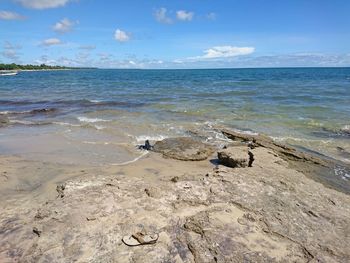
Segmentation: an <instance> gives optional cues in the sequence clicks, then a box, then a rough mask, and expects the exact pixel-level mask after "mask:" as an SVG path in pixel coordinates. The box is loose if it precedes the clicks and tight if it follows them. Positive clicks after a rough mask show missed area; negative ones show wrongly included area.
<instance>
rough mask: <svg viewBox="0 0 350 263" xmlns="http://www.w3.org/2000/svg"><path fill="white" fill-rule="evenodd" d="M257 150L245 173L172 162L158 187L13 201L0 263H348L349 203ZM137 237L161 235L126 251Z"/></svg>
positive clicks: (113, 184)
mask: <svg viewBox="0 0 350 263" xmlns="http://www.w3.org/2000/svg"><path fill="white" fill-rule="evenodd" d="M251 151H252V153H253V154H254V156H255V161H254V165H253V166H252V167H249V168H241V169H232V168H229V167H225V166H221V165H219V166H218V167H215V168H214V167H213V168H212V169H211V170H208V172H207V173H198V172H195V171H187V172H185V171H184V172H182V173H181V172H178V173H174V171H173V170H174V168H173V167H170V166H171V165H173V164H174V163H175V164H178V163H181V164H183V162H179V161H175V160H170V159H166V160H164V162H165V163H164V166H165V167H169V170H168V172H164V173H162V174H161V175H158V174H157V175H155V178H150V177H143V176H142V172H140V175H139V176H137V175H133V176H131V175H128V174H124V173H123V172H122V171H124V170H121V172H119V173H118V175H116V174H115V173H108V174H103V175H98V174H96V175H84V176H80V177H77V178H75V179H72V180H69V181H67V182H66V183H65V188H64V196H63V197H61V196H59V197H57V198H52V199H50V200H47V201H46V202H43V203H42V204H40V205H37V206H36V207H34V208H33V207H32V206H31V205H30V203H29V202H28V201H26V199H23V200H20V199H17V200H16V199H13V200H9V201H8V202H9V203H6V206H5V208H4V209H3V211H2V212H1V215H0V226H1V231H0V262H17V261H20V262H121V263H123V262H327V263H328V262H349V260H350V250H349V249H348V244H349V243H350V227H349V226H350V198H349V196H348V195H345V194H343V193H341V192H337V191H335V190H332V189H329V188H325V187H324V186H323V185H322V184H320V183H317V182H315V181H313V180H311V179H309V178H308V177H305V176H304V174H302V173H301V172H298V171H296V170H294V169H291V168H290V167H289V165H288V163H287V162H286V161H285V160H284V159H282V158H281V157H280V156H278V154H276V152H274V151H273V150H271V149H268V148H265V147H256V148H254V149H252V150H251ZM150 158H152V156H150ZM143 162H144V163H143V164H141V165H143V166H145V164H146V163H147V162H151V160H148V159H146V160H143ZM157 163H159V160H158V161H157ZM195 163H198V162H195ZM181 167H184V166H181ZM146 169H148V170H149V168H145V171H146ZM154 169H155V168H154ZM183 169H184V168H183ZM140 171H142V170H140ZM180 171H181V169H180ZM175 174H176V176H175V177H174V175H175ZM174 178H176V180H175V179H174ZM11 202H13V203H11ZM15 206H17V209H13V207H15ZM18 208H20V209H18ZM33 229H35V230H38V231H39V232H38V231H35V232H33ZM141 230H142V231H146V232H147V231H148V232H152V233H153V232H157V233H159V240H158V241H157V243H156V244H154V245H147V246H140V247H128V246H126V245H125V244H123V242H122V237H123V236H125V235H130V234H132V233H135V232H138V231H141ZM37 233H40V235H38V234H37Z"/></svg>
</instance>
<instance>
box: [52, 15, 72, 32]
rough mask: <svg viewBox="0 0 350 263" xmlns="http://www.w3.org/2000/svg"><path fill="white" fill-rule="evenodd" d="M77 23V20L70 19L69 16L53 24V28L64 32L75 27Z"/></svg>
mask: <svg viewBox="0 0 350 263" xmlns="http://www.w3.org/2000/svg"><path fill="white" fill-rule="evenodd" d="M75 24H76V22H73V21H70V20H69V19H68V18H64V19H62V20H61V21H59V22H57V23H56V24H55V25H54V26H53V30H54V31H56V32H58V33H62V34H63V33H67V32H69V31H71V30H72V29H73V26H74V25H75Z"/></svg>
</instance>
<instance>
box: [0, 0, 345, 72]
mask: <svg viewBox="0 0 350 263" xmlns="http://www.w3.org/2000/svg"><path fill="white" fill-rule="evenodd" d="M0 62H5V63H9V62H15V63H33V64H38V63H46V64H58V65H68V66H94V67H103V68H215V67H288V66H350V1H349V0H216V1H214V0H178V1H175V0H173V1H169V0H168V1H160V0H154V1H152V0H148V1H146V0H144V1H141V0H129V1H117V0H114V1H112V0H109V1H108V0H104V1H97V0H0Z"/></svg>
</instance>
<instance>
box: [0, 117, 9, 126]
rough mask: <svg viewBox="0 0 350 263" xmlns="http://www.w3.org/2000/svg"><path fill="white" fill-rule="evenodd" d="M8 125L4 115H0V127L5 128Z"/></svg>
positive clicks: (7, 119)
mask: <svg viewBox="0 0 350 263" xmlns="http://www.w3.org/2000/svg"><path fill="white" fill-rule="evenodd" d="M9 123H10V121H9V118H7V116H5V115H1V114H0V127H5V126H7V125H8V124H9Z"/></svg>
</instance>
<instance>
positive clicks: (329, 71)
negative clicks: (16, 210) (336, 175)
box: [0, 68, 350, 178]
mask: <svg viewBox="0 0 350 263" xmlns="http://www.w3.org/2000/svg"><path fill="white" fill-rule="evenodd" d="M40 109H47V110H46V111H44V110H40ZM0 112H1V114H3V115H6V116H8V117H9V118H10V121H11V125H10V126H8V127H5V128H1V129H0V151H1V153H4V154H18V155H22V156H24V157H26V158H29V159H40V160H48V161H55V162H62V163H89V164H94V165H100V164H119V163H125V162H128V161H131V160H134V159H136V158H138V157H139V156H140V155H141V154H142V152H139V151H138V150H137V149H136V147H135V145H137V144H140V143H143V141H144V140H145V139H147V138H148V139H151V140H159V139H162V138H166V137H173V136H179V135H181V136H183V135H185V136H186V135H189V131H199V132H200V133H201V134H203V135H204V136H205V137H206V138H207V140H208V141H209V142H217V143H218V142H219V143H220V142H224V140H225V138H223V136H222V135H221V134H220V133H217V132H216V131H215V129H214V128H215V127H216V126H218V125H220V126H227V127H230V128H235V129H238V130H241V131H245V132H260V133H266V134H268V135H270V136H271V137H273V138H274V139H275V140H277V141H282V142H286V143H289V144H292V145H296V146H302V147H306V148H309V149H310V150H313V151H317V152H319V153H321V154H324V155H326V156H329V157H332V158H336V159H338V160H341V161H343V162H348V163H350V159H349V158H350V157H349V156H350V129H349V128H350V68H298V69H223V70H72V71H45V72H21V73H20V74H19V75H17V76H6V77H1V78H0ZM344 178H346V177H344Z"/></svg>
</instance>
